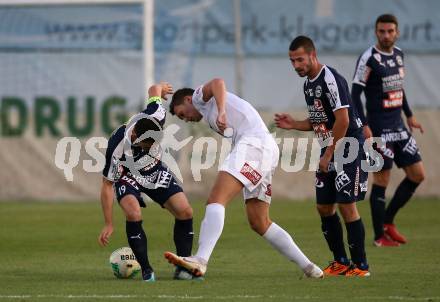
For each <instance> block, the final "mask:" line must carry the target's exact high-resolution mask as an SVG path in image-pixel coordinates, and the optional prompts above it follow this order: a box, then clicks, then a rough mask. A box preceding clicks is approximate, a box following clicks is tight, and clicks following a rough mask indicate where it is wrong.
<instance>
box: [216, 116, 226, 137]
mask: <svg viewBox="0 0 440 302" xmlns="http://www.w3.org/2000/svg"><path fill="white" fill-rule="evenodd" d="M216 124H217V127H218V130H220V132H221V133H223V131H225V129H226V128H227V126H226V111H220V112H219V114H218V116H217V120H216Z"/></svg>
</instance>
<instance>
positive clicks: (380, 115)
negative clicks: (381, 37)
mask: <svg viewBox="0 0 440 302" xmlns="http://www.w3.org/2000/svg"><path fill="white" fill-rule="evenodd" d="M404 77H405V66H404V61H403V52H402V50H401V49H400V48H397V47H394V49H393V51H392V52H391V53H385V52H383V51H380V50H378V49H377V48H376V47H375V46H371V47H370V48H368V49H367V50H366V51H365V52H364V53H363V54H362V55H361V56H360V57H359V59H358V61H357V64H356V70H355V74H354V78H353V84H356V85H361V86H362V87H363V90H364V93H365V98H366V109H367V119H368V124H369V125H370V127H374V128H381V129H395V128H399V127H402V126H403V120H402V116H401V112H402V105H403V102H404V97H405V95H404V91H403V78H404Z"/></svg>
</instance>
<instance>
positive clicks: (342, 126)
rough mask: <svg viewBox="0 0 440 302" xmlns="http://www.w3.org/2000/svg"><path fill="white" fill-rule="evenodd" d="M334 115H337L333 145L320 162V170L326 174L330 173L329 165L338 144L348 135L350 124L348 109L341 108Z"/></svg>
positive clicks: (328, 148) (333, 130)
mask: <svg viewBox="0 0 440 302" xmlns="http://www.w3.org/2000/svg"><path fill="white" fill-rule="evenodd" d="M334 115H335V123H334V125H333V129H332V132H333V143H332V144H331V145H329V146H328V147H327V149H326V150H325V152H324V154H323V155H322V157H321V159H320V160H319V169H320V170H321V171H323V172H325V173H327V172H328V164H329V162H330V161H331V159H332V157H333V153H334V152H335V147H336V144H337V143H338V141H339V140H340V139H341V138H343V137H345V134H346V133H347V129H348V125H349V123H350V119H349V117H348V109H347V108H341V109H338V110H336V111H334Z"/></svg>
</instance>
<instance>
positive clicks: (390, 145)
mask: <svg viewBox="0 0 440 302" xmlns="http://www.w3.org/2000/svg"><path fill="white" fill-rule="evenodd" d="M372 132H373V136H374V137H381V138H382V141H384V142H385V147H384V148H377V147H375V149H376V150H377V151H378V152H379V153H380V154H381V155H382V157H383V160H384V165H383V167H382V170H389V169H391V168H392V167H393V162H395V163H396V165H397V167H399V168H402V167H407V166H410V165H412V164H415V163H417V162H419V161H421V160H422V157H421V156H420V151H419V147H418V146H417V143H416V140H415V139H414V137H413V136H412V135H411V133H410V132H409V131H408V129H406V128H405V127H403V128H398V129H381V130H373V129H372Z"/></svg>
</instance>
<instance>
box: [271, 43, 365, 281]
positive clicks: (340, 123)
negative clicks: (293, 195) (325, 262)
mask: <svg viewBox="0 0 440 302" xmlns="http://www.w3.org/2000/svg"><path fill="white" fill-rule="evenodd" d="M289 59H290V61H291V64H292V66H293V68H294V69H295V71H296V72H297V73H298V75H299V76H300V77H307V78H306V81H305V83H304V96H305V100H306V103H307V108H308V111H309V117H308V118H307V119H305V120H302V121H298V120H294V119H293V118H292V117H291V116H290V115H289V114H285V113H282V114H276V115H275V123H276V125H277V126H278V127H280V128H283V129H296V130H301V131H311V130H313V131H314V132H315V135H316V137H317V139H318V141H319V142H320V144H321V156H320V162H319V169H318V171H317V172H316V183H315V187H316V202H317V210H318V213H319V215H320V216H321V229H322V232H323V234H324V237H325V239H326V241H327V243H328V246H329V248H330V250H331V251H332V253H333V257H334V260H333V261H331V262H330V265H329V266H327V267H326V268H325V269H324V273H325V274H326V275H343V276H360V277H366V276H369V275H370V272H369V266H368V263H367V258H366V253H365V229H364V225H363V223H362V220H361V217H360V215H359V212H358V210H357V207H356V202H357V201H360V200H362V199H363V198H364V196H365V193H366V191H367V177H368V173H367V172H365V171H363V169H362V168H361V162H362V160H365V159H366V155H365V152H364V149H363V144H364V136H363V133H362V123H361V121H360V119H359V118H358V115H357V112H356V108H354V107H353V106H352V103H351V99H350V93H349V89H348V84H347V82H346V80H345V79H344V78H343V77H342V76H341V75H340V74H339V73H338V72H337V71H336V70H335V69H333V68H331V67H328V66H326V65H323V64H321V63H319V61H318V58H317V56H316V50H315V46H314V44H313V41H312V40H311V39H310V38H308V37H305V36H298V37H296V38H295V39H294V40H293V41H292V43H291V44H290V47H289ZM348 137H351V138H352V141H353V144H357V145H358V146H359V151H358V152H357V154H355V156H354V158H355V159H354V160H353V161H352V162H349V163H346V164H343V162H342V160H340V159H339V157H338V156H337V155H338V152H341V148H342V147H344V149H343V150H342V152H343V154H344V157H347V156H348V154H347V153H348V152H349V149H348V148H347V145H346V144H345V143H343V144H341V145H342V146H341V148H336V147H335V146H336V143H338V142H345V141H346V138H348ZM326 141H327V142H328V141H332V143H330V144H329V145H328V146H326V145H325V142H326ZM350 147H351V146H350ZM339 154H342V153H339ZM337 208H339V211H340V213H341V215H342V218H343V220H344V222H345V226H346V230H347V239H348V240H347V241H348V246H349V249H350V254H351V261H352V263H351V262H350V260H349V259H348V257H347V254H346V251H345V247H344V240H343V231H342V225H341V223H340V220H339V216H338V214H337V212H336V209H337Z"/></svg>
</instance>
